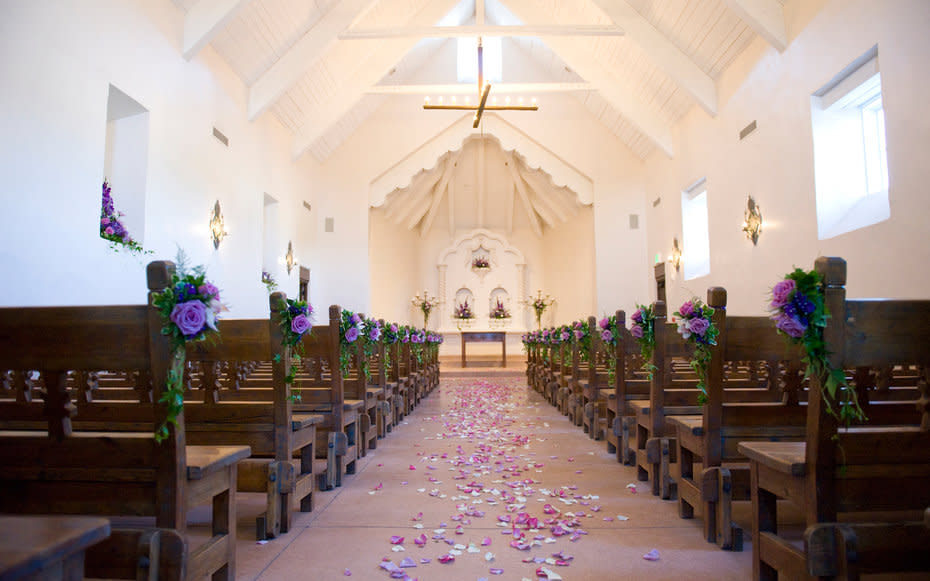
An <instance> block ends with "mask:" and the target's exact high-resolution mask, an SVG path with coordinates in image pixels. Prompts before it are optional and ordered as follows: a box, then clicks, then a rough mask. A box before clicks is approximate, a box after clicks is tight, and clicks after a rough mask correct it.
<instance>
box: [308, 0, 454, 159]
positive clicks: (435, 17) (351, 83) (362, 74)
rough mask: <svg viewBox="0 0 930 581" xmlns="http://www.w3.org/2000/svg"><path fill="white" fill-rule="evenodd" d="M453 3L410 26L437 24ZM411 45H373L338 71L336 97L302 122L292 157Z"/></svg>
mask: <svg viewBox="0 0 930 581" xmlns="http://www.w3.org/2000/svg"><path fill="white" fill-rule="evenodd" d="M457 3H458V2H457V0H434V1H433V2H430V3H429V4H427V5H426V6H425V7H424V8H423V9H422V10H420V11H419V12H417V13H416V14H415V15H414V16H412V17H411V19H410V22H411V23H413V24H420V23H423V22H428V23H431V24H432V23H435V22H438V21H439V20H440V19H441V18H442V17H443V16H445V15H446V14H447V13H448V12H449V11H451V10H452V9H453V8H454V7H455V6H456V4H457ZM415 45H416V41H415V40H412V39H397V40H386V41H382V42H378V43H375V44H374V45H372V46H371V47H370V48H367V45H366V49H365V50H364V51H363V54H367V58H359V59H357V60H355V61H354V62H352V63H348V66H347V67H345V68H343V69H342V70H341V71H340V72H341V79H340V81H341V82H340V85H339V89H338V90H337V91H336V93H335V94H334V95H332V96H331V97H330V98H328V99H327V100H326V101H325V102H323V103H320V104H319V107H317V108H316V109H315V110H314V111H312V112H309V113H308V115H307V116H306V117H305V118H304V122H303V124H302V126H301V129H300V130H299V131H298V132H297V134H296V135H295V136H294V150H293V156H294V157H295V158H297V157H300V156H301V155H302V154H303V153H304V152H305V151H306V150H307V149H308V148H309V147H310V146H311V145H313V142H314V141H316V140H317V139H319V138H320V136H322V135H323V134H324V133H326V131H327V130H328V129H329V127H330V126H332V125H333V123H336V122H337V121H339V119H341V118H342V116H343V115H345V114H346V113H347V112H348V111H349V110H350V109H352V107H354V106H355V105H356V103H358V101H359V100H360V99H361V98H362V97H363V96H364V95H365V90H366V89H367V88H369V87H371V86H372V85H375V84H377V83H378V81H380V80H381V78H382V77H384V75H385V74H386V73H387V72H388V71H390V70H391V67H393V66H394V65H395V64H396V63H397V61H399V60H401V59H402V58H403V56H404V55H405V54H407V52H409V51H410V49H411V48H413V47H414V46H415ZM359 56H361V55H359Z"/></svg>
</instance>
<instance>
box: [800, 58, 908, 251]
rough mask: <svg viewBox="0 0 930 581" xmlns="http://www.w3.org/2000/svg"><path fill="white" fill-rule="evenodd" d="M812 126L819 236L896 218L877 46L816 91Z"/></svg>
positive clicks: (812, 111)
mask: <svg viewBox="0 0 930 581" xmlns="http://www.w3.org/2000/svg"><path fill="white" fill-rule="evenodd" d="M811 127H812V129H813V137H814V183H815V189H816V197H817V235H818V238H820V239H821V240H823V239H825V238H833V237H834V236H839V235H840V234H844V233H846V232H851V231H853V230H858V229H859V228H864V227H866V226H871V225H872V224H877V223H879V222H883V221H885V220H887V219H888V218H890V217H891V207H890V204H889V199H888V181H889V180H888V177H889V176H888V156H887V153H886V148H885V110H884V105H883V103H882V82H881V72H880V71H879V63H878V47H877V46H874V47H872V48H871V49H870V50H869V51H867V52H866V53H865V54H864V55H862V56H861V57H859V58H858V59H856V60H855V61H853V63H852V64H850V65H849V66H848V67H846V68H845V69H843V70H842V71H840V73H839V74H838V75H837V76H836V77H834V78H833V79H832V80H831V81H830V82H829V83H827V84H826V85H824V86H823V87H821V88H820V89H819V90H818V91H817V92H816V93H814V95H813V96H811Z"/></svg>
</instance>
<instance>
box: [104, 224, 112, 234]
mask: <svg viewBox="0 0 930 581" xmlns="http://www.w3.org/2000/svg"><path fill="white" fill-rule="evenodd" d="M104 232H106V233H107V234H113V228H111V227H110V226H107V229H106V230H104Z"/></svg>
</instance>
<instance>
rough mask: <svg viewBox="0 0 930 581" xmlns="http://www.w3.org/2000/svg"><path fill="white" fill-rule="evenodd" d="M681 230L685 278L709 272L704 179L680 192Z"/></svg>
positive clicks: (708, 238)
mask: <svg viewBox="0 0 930 581" xmlns="http://www.w3.org/2000/svg"><path fill="white" fill-rule="evenodd" d="M681 230H682V232H681V234H682V238H683V239H684V240H683V243H684V248H683V252H682V262H683V268H684V271H685V280H691V279H692V278H697V277H699V276H706V275H708V274H710V227H709V224H708V219H707V182H706V180H703V179H702V180H700V181H699V182H697V183H696V184H694V185H693V186H691V187H689V188H688V189H686V190H685V191H684V192H682V193H681Z"/></svg>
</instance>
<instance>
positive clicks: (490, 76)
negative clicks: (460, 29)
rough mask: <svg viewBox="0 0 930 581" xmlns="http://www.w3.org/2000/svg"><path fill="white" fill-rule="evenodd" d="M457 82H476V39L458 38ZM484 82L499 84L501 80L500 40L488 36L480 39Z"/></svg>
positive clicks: (497, 37) (496, 37)
mask: <svg viewBox="0 0 930 581" xmlns="http://www.w3.org/2000/svg"><path fill="white" fill-rule="evenodd" d="M458 43H459V44H458V67H457V68H458V80H459V82H460V83H477V82H478V39H477V38H474V37H472V38H468V37H459V40H458ZM481 46H482V47H483V49H484V50H483V51H482V60H483V61H484V81H485V82H486V83H487V82H491V83H499V82H500V81H501V79H502V78H503V74H502V72H503V71H502V66H501V39H500V37H499V36H489V37H487V38H482V39H481Z"/></svg>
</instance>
